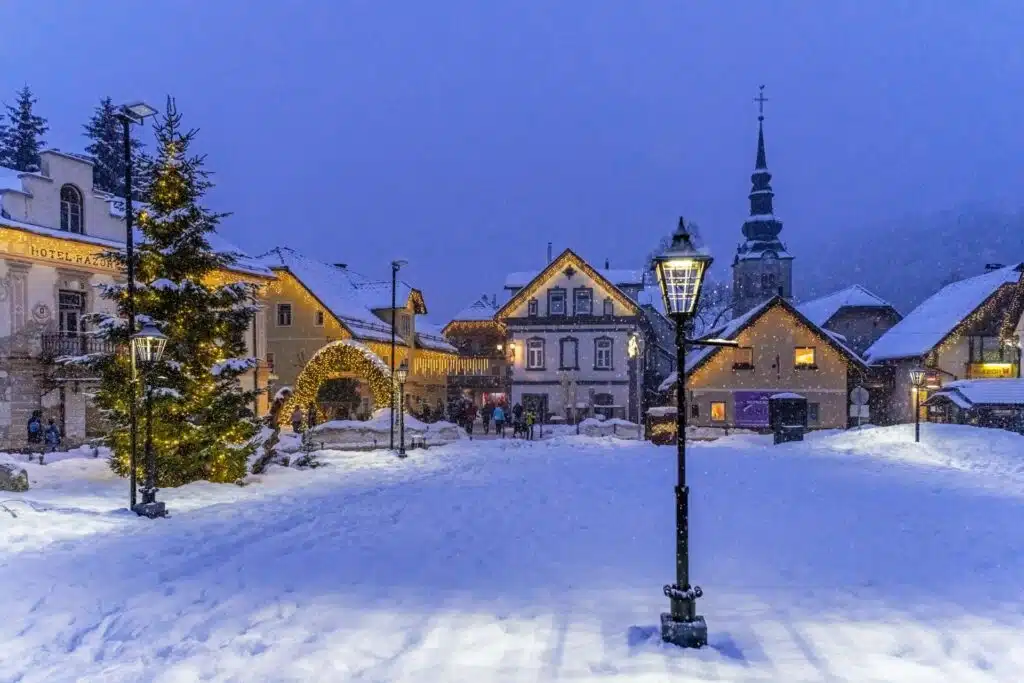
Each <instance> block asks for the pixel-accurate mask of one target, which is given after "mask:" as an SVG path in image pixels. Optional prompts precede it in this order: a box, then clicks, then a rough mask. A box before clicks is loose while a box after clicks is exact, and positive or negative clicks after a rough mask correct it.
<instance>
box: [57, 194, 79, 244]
mask: <svg viewBox="0 0 1024 683" xmlns="http://www.w3.org/2000/svg"><path fill="white" fill-rule="evenodd" d="M60 229H61V230H64V231H65V232H77V233H79V234H81V233H82V193H81V192H79V191H78V188H77V187H75V186H74V185H65V186H64V187H62V188H60Z"/></svg>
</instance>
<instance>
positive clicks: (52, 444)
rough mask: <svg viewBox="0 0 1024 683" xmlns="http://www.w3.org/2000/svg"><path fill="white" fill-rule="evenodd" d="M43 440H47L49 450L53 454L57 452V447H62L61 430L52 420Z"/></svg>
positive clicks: (47, 426)
mask: <svg viewBox="0 0 1024 683" xmlns="http://www.w3.org/2000/svg"><path fill="white" fill-rule="evenodd" d="M43 438H44V439H45V440H46V448H47V450H48V451H50V452H51V453H53V452H54V451H56V450H57V446H60V430H59V429H57V425H55V424H54V423H53V420H52V419H51V420H50V422H49V423H48V424H47V425H46V433H45V434H44V435H43Z"/></svg>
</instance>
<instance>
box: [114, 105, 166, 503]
mask: <svg viewBox="0 0 1024 683" xmlns="http://www.w3.org/2000/svg"><path fill="white" fill-rule="evenodd" d="M156 113H157V112H156V109H154V108H153V107H151V106H149V105H148V104H146V103H145V102H135V103H134V104H125V105H122V106H120V107H118V109H117V118H118V120H120V121H121V130H122V144H123V147H124V223H125V245H124V246H125V259H126V260H127V262H128V273H127V275H128V336H129V338H132V335H134V334H135V235H134V234H133V232H132V218H133V212H132V130H131V127H132V124H133V123H142V122H143V121H145V120H146V119H147V118H149V117H150V116H153V115H155V114H156ZM131 363H132V400H131V403H129V404H128V423H129V428H128V429H129V436H128V440H129V456H128V485H129V487H130V488H131V492H130V493H129V494H128V507H129V508H131V509H132V510H134V509H135V489H136V482H135V451H136V441H137V440H138V437H137V432H138V416H137V415H136V409H135V397H136V395H137V393H138V376H137V373H136V369H135V354H132V359H131Z"/></svg>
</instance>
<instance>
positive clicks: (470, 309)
mask: <svg viewBox="0 0 1024 683" xmlns="http://www.w3.org/2000/svg"><path fill="white" fill-rule="evenodd" d="M494 298H495V299H496V298H497V297H494ZM497 312H498V302H497V301H494V300H492V299H491V298H488V296H487V295H486V294H483V295H481V296H480V298H479V299H477V300H476V301H474V302H473V303H471V304H470V305H469V306H467V307H466V308H464V309H462V310H461V311H459V312H458V313H457V314H456V315H455V317H454V318H452V322H455V321H464V322H475V321H480V320H493V319H494V314H495V313H497Z"/></svg>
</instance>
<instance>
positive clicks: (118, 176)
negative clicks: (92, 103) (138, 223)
mask: <svg viewBox="0 0 1024 683" xmlns="http://www.w3.org/2000/svg"><path fill="white" fill-rule="evenodd" d="M117 114H118V112H117V107H115V106H114V104H113V101H112V100H111V99H110V98H109V97H104V98H103V99H102V100H100V103H99V104H98V105H96V109H95V110H93V114H92V117H91V118H90V119H89V123H87V124H85V126H83V127H84V128H85V136H86V137H87V138H89V140H91V142H90V143H89V145H88V146H87V147H86V148H85V151H86V152H87V153H88V154H89V155H90V156H92V158H93V161H94V162H95V165H94V166H93V186H94V187H95V188H96V189H98V190H103V191H104V192H110V193H111V194H113V195H116V196H118V197H124V127H123V124H122V123H121V120H120V118H118V115H117ZM134 128H135V127H134V126H132V129H133V130H134ZM130 140H131V142H130V144H131V148H132V169H133V171H134V176H133V178H132V196H133V197H134V198H135V199H139V198H140V197H141V196H142V195H141V191H142V186H143V183H142V169H144V168H145V167H146V161H145V159H144V157H143V153H142V147H143V145H142V142H140V141H139V140H138V138H136V137H135V136H134V135H132V137H131V138H130Z"/></svg>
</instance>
